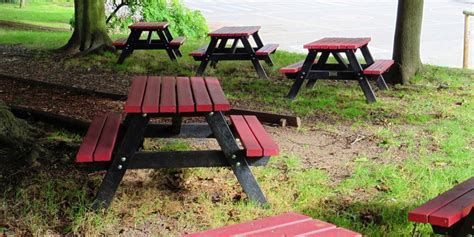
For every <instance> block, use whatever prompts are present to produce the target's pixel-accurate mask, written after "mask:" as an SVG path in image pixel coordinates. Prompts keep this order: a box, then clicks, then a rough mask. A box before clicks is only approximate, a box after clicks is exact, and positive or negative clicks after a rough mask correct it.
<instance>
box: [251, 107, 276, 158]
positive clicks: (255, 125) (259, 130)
mask: <svg viewBox="0 0 474 237" xmlns="http://www.w3.org/2000/svg"><path fill="white" fill-rule="evenodd" d="M244 118H245V121H247V124H248V125H249V127H250V129H251V130H252V132H253V134H254V135H255V137H256V138H257V140H258V143H260V146H261V147H262V149H263V155H264V156H277V155H278V154H279V151H278V145H277V144H276V143H275V142H274V141H273V139H272V138H271V137H270V135H268V133H267V132H266V131H265V129H264V128H263V126H262V124H261V123H260V121H258V119H257V117H255V116H252V115H247V116H244Z"/></svg>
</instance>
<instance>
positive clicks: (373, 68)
mask: <svg viewBox="0 0 474 237" xmlns="http://www.w3.org/2000/svg"><path fill="white" fill-rule="evenodd" d="M394 63H395V61H393V60H388V59H380V60H375V62H374V63H373V64H371V65H370V66H369V67H367V68H366V69H364V75H380V74H383V73H384V72H386V71H388V70H389V69H390V67H392V65H393V64H394Z"/></svg>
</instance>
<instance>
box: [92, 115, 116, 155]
mask: <svg viewBox="0 0 474 237" xmlns="http://www.w3.org/2000/svg"><path fill="white" fill-rule="evenodd" d="M121 122H122V115H121V114H118V113H110V114H108V115H107V120H106V121H105V124H104V128H103V129H102V132H101V134H100V139H99V142H98V143H97V147H96V149H95V152H94V161H110V159H111V158H112V152H113V150H114V146H115V141H116V139H117V135H118V131H119V128H120V123H121Z"/></svg>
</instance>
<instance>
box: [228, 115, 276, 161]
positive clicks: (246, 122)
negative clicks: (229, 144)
mask: <svg viewBox="0 0 474 237" xmlns="http://www.w3.org/2000/svg"><path fill="white" fill-rule="evenodd" d="M230 120H231V122H232V124H233V126H234V128H235V131H236V133H237V136H238V137H239V138H240V141H241V142H242V145H243V146H244V149H245V154H246V156H247V157H263V156H277V155H278V154H279V149H278V145H277V144H276V143H275V142H274V141H273V140H272V138H271V137H270V135H268V133H267V132H266V131H265V129H264V128H263V126H262V124H261V123H260V121H259V120H258V119H257V117H256V116H253V115H231V116H230Z"/></svg>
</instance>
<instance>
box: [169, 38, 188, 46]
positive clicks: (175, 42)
mask: <svg viewBox="0 0 474 237" xmlns="http://www.w3.org/2000/svg"><path fill="white" fill-rule="evenodd" d="M184 41H186V37H177V38H174V39H172V40H171V41H170V45H171V46H178V47H179V46H181V45H183V44H184Z"/></svg>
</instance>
